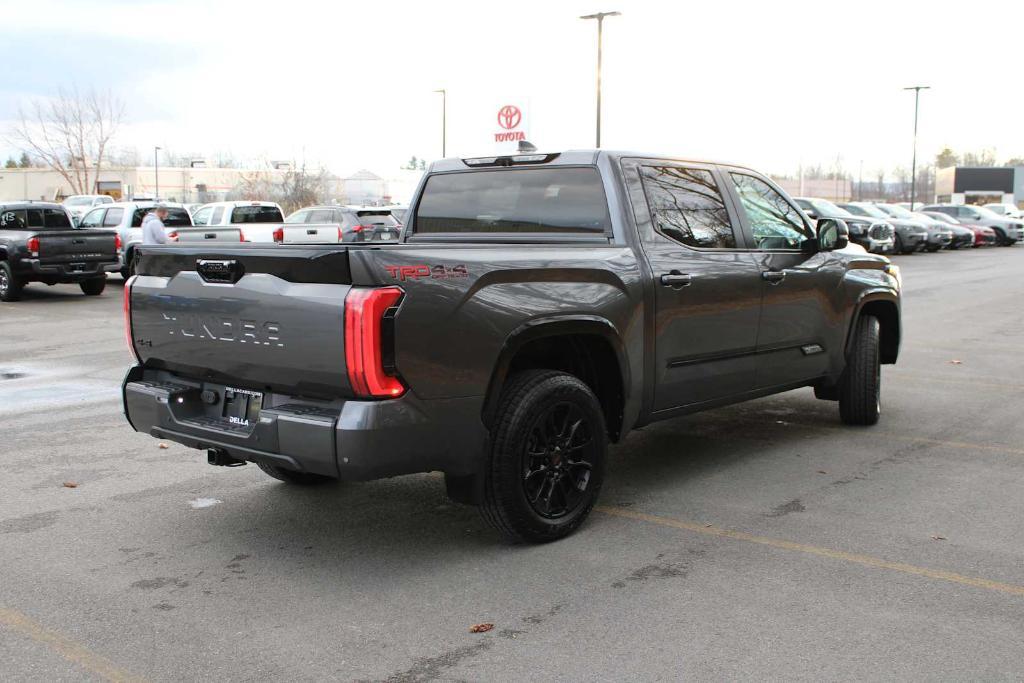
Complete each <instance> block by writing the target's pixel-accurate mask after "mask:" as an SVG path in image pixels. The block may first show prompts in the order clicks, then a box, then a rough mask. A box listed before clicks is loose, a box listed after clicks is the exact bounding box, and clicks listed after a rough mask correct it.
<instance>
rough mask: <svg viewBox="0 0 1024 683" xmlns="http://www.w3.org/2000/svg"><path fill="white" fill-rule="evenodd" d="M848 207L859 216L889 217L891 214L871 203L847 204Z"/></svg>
mask: <svg viewBox="0 0 1024 683" xmlns="http://www.w3.org/2000/svg"><path fill="white" fill-rule="evenodd" d="M846 208H847V209H849V210H850V211H851V212H852V213H855V214H857V215H858V216H871V217H872V218H888V217H889V214H887V213H886V212H885V211H882V210H881V209H879V208H878V207H877V206H872V205H870V204H847V205H846Z"/></svg>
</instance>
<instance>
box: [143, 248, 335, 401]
mask: <svg viewBox="0 0 1024 683" xmlns="http://www.w3.org/2000/svg"><path fill="white" fill-rule="evenodd" d="M141 249H142V251H141V257H140V261H139V265H138V270H137V272H138V273H139V275H138V277H136V278H135V279H134V280H133V282H132V284H131V291H130V295H129V296H130V303H131V308H130V311H131V321H130V322H131V334H132V340H133V345H134V348H135V350H136V352H137V353H138V355H139V358H140V360H141V361H142V363H143V364H144V365H146V366H147V367H152V368H161V369H167V370H170V371H171V372H174V373H178V374H181V375H183V376H186V377H190V378H193V379H200V380H211V381H223V382H225V383H228V384H230V386H232V387H238V388H241V389H247V390H252V391H266V390H272V391H281V392H290V393H293V394H308V395H311V396H317V397H327V398H332V397H346V396H349V395H350V393H351V388H350V385H349V380H348V375H347V371H346V367H345V348H344V320H345V297H346V295H347V294H348V291H349V289H350V288H351V276H350V273H349V264H348V254H347V252H346V251H345V250H343V249H341V248H338V249H335V250H332V251H330V252H325V251H323V250H320V251H314V250H312V249H301V248H292V247H282V246H279V245H268V246H256V245H251V246H250V245H246V246H241V247H235V248H234V249H224V250H211V249H210V248H209V247H208V246H200V245H196V246H195V247H187V246H185V245H181V246H177V247H170V248H164V247H157V248H154V247H148V248H147V247H143V248H141ZM161 252H163V253H161Z"/></svg>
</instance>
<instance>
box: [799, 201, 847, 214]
mask: <svg viewBox="0 0 1024 683" xmlns="http://www.w3.org/2000/svg"><path fill="white" fill-rule="evenodd" d="M807 203H808V204H810V205H811V206H813V207H814V210H815V211H817V212H818V215H820V216H826V217H828V218H849V217H850V216H852V215H853V214H852V213H850V212H849V211H847V210H846V209H843V208H841V207H839V206H836V205H835V204H833V203H832V202H830V201H829V200H827V199H809V200H807Z"/></svg>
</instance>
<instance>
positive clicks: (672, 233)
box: [123, 150, 900, 541]
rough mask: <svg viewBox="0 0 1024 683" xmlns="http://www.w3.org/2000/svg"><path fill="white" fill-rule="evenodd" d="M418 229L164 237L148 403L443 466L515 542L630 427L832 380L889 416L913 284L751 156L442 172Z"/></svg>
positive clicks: (333, 454) (227, 451)
mask: <svg viewBox="0 0 1024 683" xmlns="http://www.w3.org/2000/svg"><path fill="white" fill-rule="evenodd" d="M407 219H408V220H407V224H406V226H405V228H404V230H403V234H402V236H401V239H400V240H399V243H397V244H390V245H382V244H379V243H368V244H332V245H322V246H317V245H301V246H300V245H294V246H290V245H228V246H221V245H195V246H191V245H177V246H169V245H168V246H160V247H142V248H141V250H140V260H139V263H138V271H137V272H138V275H137V276H136V277H135V278H133V279H132V280H131V281H129V283H128V285H127V290H126V291H127V294H126V296H127V297H128V303H129V305H128V306H126V309H125V311H126V318H125V323H126V327H127V336H128V339H129V340H130V345H131V349H132V352H133V353H134V354H135V356H136V358H137V364H136V365H134V367H132V368H131V369H130V370H129V372H128V374H127V376H126V378H125V382H124V387H123V389H124V407H125V414H126V416H127V418H128V420H129V421H130V423H131V424H132V426H133V427H134V428H135V429H136V430H138V431H141V432H146V433H149V434H151V435H152V436H154V437H158V438H161V439H167V440H172V441H177V442H179V443H182V444H186V445H188V446H191V447H194V448H199V449H205V450H207V451H208V460H209V462H210V463H212V464H215V465H239V464H244V462H245V461H251V462H255V463H257V464H258V465H259V467H260V468H262V469H263V470H264V471H265V472H267V474H269V475H271V476H273V477H276V478H278V479H281V480H284V481H287V482H292V483H295V484H315V483H320V482H324V481H329V480H332V479H343V480H365V479H374V478H380V477H388V476H393V475H399V474H405V473H412V472H425V471H441V472H443V473H444V474H445V478H446V485H447V489H448V493H449V495H450V496H451V497H452V498H454V499H455V500H458V501H462V502H468V503H474V504H478V505H480V507H481V509H482V511H483V513H484V516H485V517H486V518H487V519H488V520H489V521H490V522H491V523H492V524H493V525H494V526H495V527H496V528H497V529H498V530H500V531H501V532H504V533H505V534H506V535H507V536H509V537H511V538H514V539H520V540H528V541H546V540H552V539H555V538H559V537H562V536H564V535H566V534H568V533H570V532H571V531H572V530H573V529H575V528H576V527H577V526H578V525H579V524H580V523H581V522H582V520H583V519H584V518H585V517H586V516H587V514H588V512H589V511H590V510H591V508H592V507H593V505H594V503H595V500H596V499H597V496H598V492H599V490H600V488H601V484H602V480H603V478H604V472H605V453H606V449H607V445H608V443H609V441H618V440H620V439H622V438H624V437H625V436H626V435H627V433H628V432H629V431H630V430H631V429H634V428H636V427H639V426H641V425H644V424H647V423H650V422H653V421H656V420H662V419H666V418H670V417H674V416H677V415H682V414H686V413H692V412H695V411H699V410H704V409H706V408H712V407H715V406H722V405H725V404H729V403H734V402H738V401H745V400H748V399H752V398H755V397H759V396H765V395H768V394H773V393H777V392H781V391H787V390H790V389H796V388H798V387H806V386H811V387H814V390H815V392H816V394H817V395H818V397H819V398H822V399H826V400H838V402H839V412H840V415H841V417H842V419H843V421H845V422H846V423H848V424H852V425H870V424H874V423H875V422H876V421H877V420H878V418H879V413H880V405H881V404H880V398H879V397H880V392H879V389H880V372H879V365H880V364H885V363H895V362H896V357H897V353H898V350H899V345H900V276H899V272H898V270H896V268H895V267H894V266H892V265H891V264H890V263H889V260H888V259H887V258H885V257H883V256H875V255H871V254H867V253H865V252H864V251H863V250H862V249H860V248H859V247H849V248H847V237H846V232H845V227H844V225H843V224H842V222H841V221H836V220H834V219H822V220H820V221H819V222H818V223H817V224H816V225H812V223H811V222H810V221H809V220H808V219H807V218H806V216H805V215H804V214H803V213H802V212H801V211H800V210H799V209H798V208H797V207H796V205H795V204H794V203H793V201H792V200H791V199H790V198H789V197H787V196H786V195H785V193H783V192H782V191H781V190H780V189H779V188H778V187H777V186H776V185H775V184H774V183H772V182H771V181H770V180H768V179H767V178H765V177H764V176H762V175H760V174H758V173H756V172H754V171H751V170H749V169H746V168H740V167H737V166H728V165H721V164H713V163H705V162H692V161H686V160H681V159H675V158H666V157H658V156H649V155H643V154H630V153H616V152H609V151H604V150H601V151H571V152H564V153H560V154H528V155H519V156H508V157H506V156H501V157H488V158H478V159H447V160H444V161H440V162H437V163H435V164H433V165H432V166H431V168H430V170H429V171H428V172H427V173H426V174H425V176H424V179H423V181H422V183H421V185H420V187H419V188H418V190H417V192H416V196H415V198H414V199H413V201H412V203H411V206H410V210H409V214H408V216H407Z"/></svg>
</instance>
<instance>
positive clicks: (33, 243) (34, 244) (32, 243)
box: [25, 237, 39, 257]
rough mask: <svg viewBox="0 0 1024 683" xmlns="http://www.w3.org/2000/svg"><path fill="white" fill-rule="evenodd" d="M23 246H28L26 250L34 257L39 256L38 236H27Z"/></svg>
mask: <svg viewBox="0 0 1024 683" xmlns="http://www.w3.org/2000/svg"><path fill="white" fill-rule="evenodd" d="M25 246H27V247H28V251H29V253H30V254H31V255H32V256H34V257H38V256H39V238H38V237H29V238H28V242H26V243H25Z"/></svg>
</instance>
